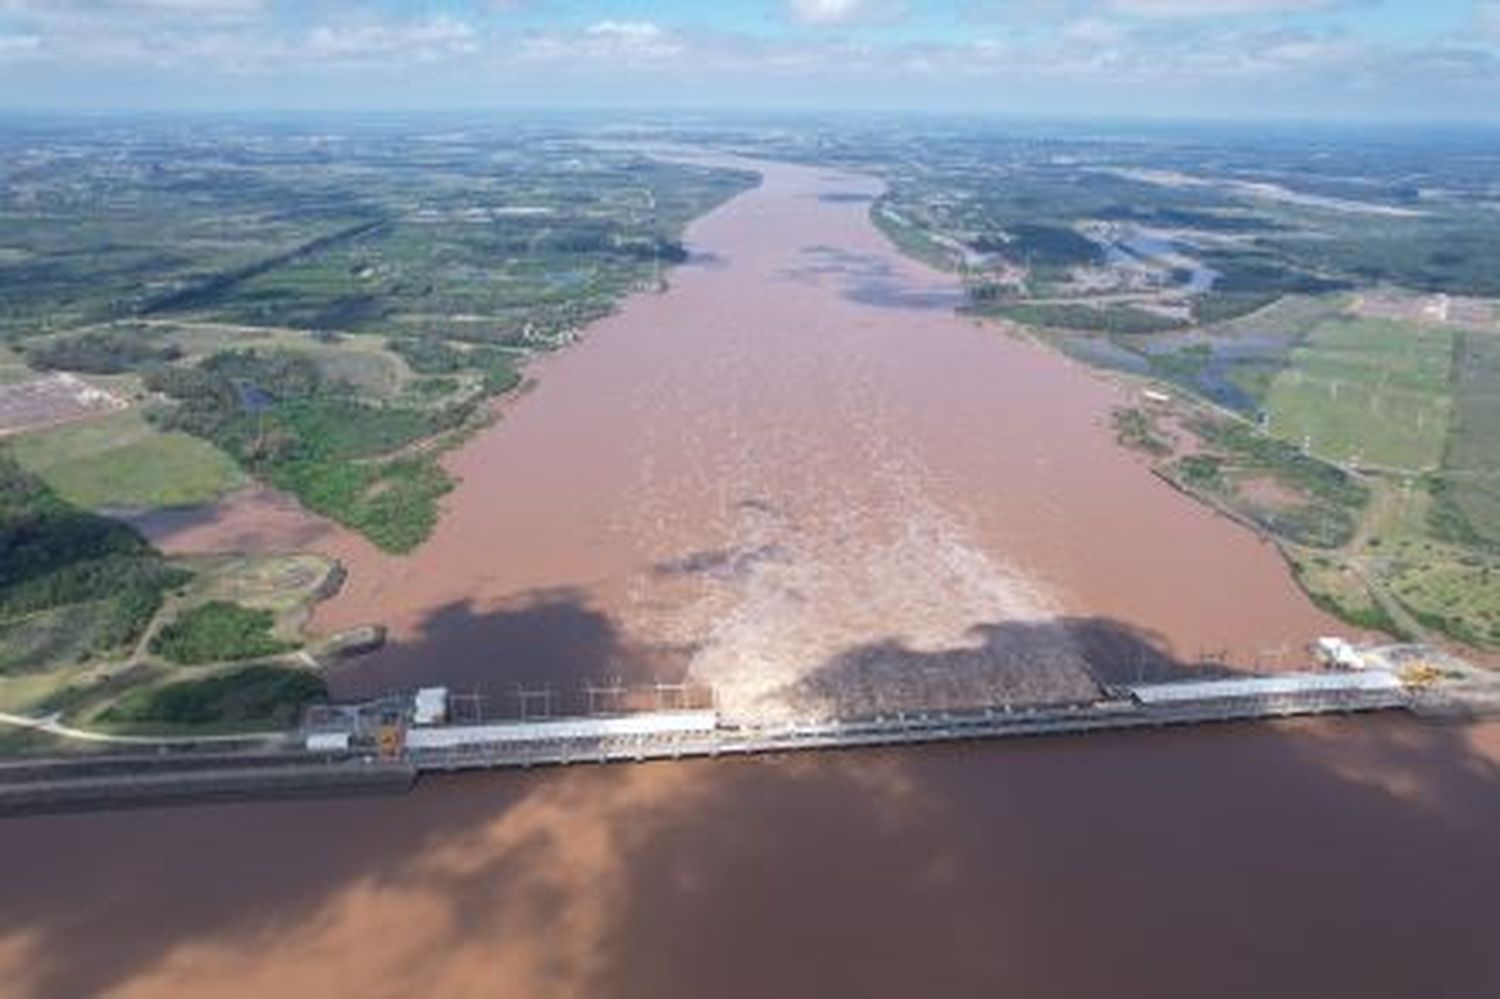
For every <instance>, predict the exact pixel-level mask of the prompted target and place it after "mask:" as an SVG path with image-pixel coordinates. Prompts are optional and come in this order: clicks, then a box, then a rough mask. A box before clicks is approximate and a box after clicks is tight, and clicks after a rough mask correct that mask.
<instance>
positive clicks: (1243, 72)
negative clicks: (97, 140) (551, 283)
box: [0, 0, 1500, 124]
mask: <svg viewBox="0 0 1500 999" xmlns="http://www.w3.org/2000/svg"><path fill="white" fill-rule="evenodd" d="M0 92H3V93H4V94H6V98H5V100H6V101H7V106H8V107H11V108H14V109H18V110H21V109H24V110H35V111H38V112H62V111H75V112H82V113H94V112H107V111H161V112H223V113H239V112H249V113H270V112H288V113H290V112H303V111H307V112H319V113H330V112H333V111H350V112H357V111H371V112H375V113H382V112H383V113H400V112H404V111H422V110H427V109H445V108H446V109H455V108H461V109H463V110H473V111H486V112H492V111H530V110H559V111H574V110H577V111H589V110H600V111H604V110H609V111H618V110H638V109H641V108H652V109H656V110H657V111H663V112H664V111H682V112H686V113H692V112H701V113H717V114H723V113H729V112H734V111H747V112H751V113H772V114H774V113H802V112H808V113H819V112H827V113H844V114H848V113H891V114H900V113H913V114H964V113H970V114H982V115H1008V116H1023V117H1037V118H1049V119H1050V118H1072V117H1078V116H1097V117H1101V118H1108V119H1116V118H1128V119H1132V120H1135V119H1143V120H1153V121H1177V120H1210V121H1299V122H1300V121H1310V122H1334V123H1337V122H1350V123H1362V122H1387V121H1389V122H1395V123H1401V122H1427V121H1445V122H1452V123H1455V124H1464V123H1481V122H1484V123H1500V0H1426V2H1424V3H1422V4H1415V3H1411V2H1407V0H935V2H930V3H917V2H915V0H725V2H723V3H719V4H714V5H704V4H697V3H692V2H689V0H656V2H649V3H647V2H631V0H421V2H416V0H409V2H408V0H369V2H362V3H360V2H354V0H305V2H293V0H0Z"/></svg>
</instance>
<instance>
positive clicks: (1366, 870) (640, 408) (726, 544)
mask: <svg viewBox="0 0 1500 999" xmlns="http://www.w3.org/2000/svg"><path fill="white" fill-rule="evenodd" d="M755 167H756V169H758V170H760V171H761V172H762V173H763V176H764V183H763V184H762V185H761V186H760V187H759V188H757V189H755V190H753V191H751V192H748V193H746V194H744V195H742V196H741V197H739V198H737V199H735V200H734V201H732V202H730V203H729V204H727V205H726V206H724V207H722V208H721V209H719V210H717V211H716V212H714V213H712V214H710V215H709V216H707V217H705V218H704V219H701V220H700V221H699V222H697V223H696V224H694V225H693V227H692V228H691V229H690V231H689V243H690V245H691V247H692V250H693V259H692V261H691V262H690V263H689V264H688V265H686V266H684V267H682V268H679V269H677V270H676V271H674V272H672V274H671V277H670V280H671V287H670V289H669V290H667V291H666V292H664V293H660V294H643V295H640V296H637V297H635V298H633V299H632V300H630V301H629V302H628V303H627V304H626V305H625V307H624V308H623V309H622V311H621V312H620V313H619V314H618V315H616V316H613V317H611V318H608V319H606V320H604V321H602V322H600V323H598V324H595V325H594V326H593V327H591V328H590V329H589V330H587V331H586V333H585V337H584V340H583V342H582V343H581V344H579V345H577V346H575V347H573V348H571V349H569V350H567V351H564V352H562V353H560V354H558V355H556V356H553V357H550V358H548V359H546V361H545V362H543V363H541V364H539V365H537V366H536V368H534V369H533V374H535V375H536V376H537V379H538V386H537V387H536V388H535V390H534V391H531V392H529V393H528V394H526V395H524V396H522V397H520V398H518V399H516V400H513V401H512V402H510V403H508V404H507V405H506V407H505V412H504V415H503V418H502V419H501V420H500V421H499V422H498V423H497V424H496V425H495V426H494V427H492V428H490V429H489V430H487V431H486V432H484V433H483V434H481V435H479V436H478V437H476V438H475V439H474V440H473V441H472V442H471V443H470V444H468V445H467V446H466V447H465V448H463V449H462V450H461V451H459V452H457V453H456V454H455V455H454V456H453V457H452V459H451V462H450V467H451V469H452V471H453V472H454V474H455V475H456V476H457V477H458V478H459V479H460V481H461V485H460V486H459V488H458V489H457V490H456V491H455V492H454V493H453V494H452V495H451V496H450V497H449V499H448V502H447V503H446V504H445V512H444V517H443V520H442V522H441V524H440V526H439V528H438V531H437V533H436V535H435V536H434V538H433V539H432V540H431V542H430V543H428V544H427V545H426V546H424V547H423V548H422V549H420V550H419V551H418V552H416V553H415V554H414V555H412V556H410V557H407V558H391V557H386V556H382V555H380V554H379V553H377V552H375V551H373V550H372V549H370V548H369V547H368V546H367V545H365V544H363V543H362V542H360V541H359V540H358V539H356V538H353V537H350V536H349V535H347V534H345V533H343V532H340V531H337V530H335V529H332V528H330V527H329V526H328V525H326V524H323V523H321V522H318V521H316V520H314V519H312V518H309V517H307V516H305V515H303V514H301V513H299V512H297V511H296V510H295V509H293V508H292V507H290V506H289V505H287V504H286V503H285V502H284V501H282V500H278V499H276V498H274V497H268V496H265V495H260V496H246V497H240V498H238V499H236V500H234V501H231V502H229V503H227V504H225V505H224V506H223V507H221V508H218V509H216V510H214V511H211V512H209V513H206V514H195V515H190V516H177V517H172V518H163V519H161V520H160V521H159V522H157V523H154V524H153V525H151V530H152V534H153V537H154V538H155V539H156V540H157V541H158V543H160V544H162V545H164V546H165V547H168V548H170V549H173V550H178V551H194V550H213V549H220V548H273V549H274V548H283V547H310V548H314V549H319V550H324V551H328V552H331V553H333V554H336V555H338V556H339V557H340V558H342V559H343V560H344V561H345V562H346V564H347V565H348V567H349V569H350V576H349V581H348V585H347V586H346V588H345V590H344V592H343V593H342V594H341V595H340V596H339V597H338V598H337V599H336V600H335V601H333V602H331V603H329V604H328V605H326V606H325V607H324V608H323V609H322V610H321V611H320V613H319V616H318V620H317V622H316V623H317V625H318V626H319V627H322V628H337V627H343V626H347V625H353V624H358V623H363V622H366V621H375V620H378V621H384V622H386V623H388V624H389V625H390V626H391V642H390V645H389V647H388V648H387V649H385V650H384V651H382V652H381V653H379V654H378V655H376V656H374V657H371V658H368V659H364V660H356V661H353V662H351V663H349V664H347V665H345V666H342V667H340V668H339V670H338V672H336V673H335V675H334V677H333V680H334V685H335V687H336V690H337V692H338V693H339V694H340V695H343V696H351V697H352V696H359V695H362V694H366V693H372V692H377V691H384V690H388V689H392V688H397V689H401V688H409V687H411V686H415V685H417V684H419V683H428V682H432V683H447V684H450V685H452V686H455V687H458V688H460V689H471V688H472V689H478V690H481V691H484V692H487V693H489V694H490V696H491V697H492V699H493V700H494V702H495V703H496V705H497V706H502V705H503V702H504V700H505V698H506V697H507V696H508V695H509V694H510V693H511V692H512V691H513V689H514V687H515V685H516V684H526V685H529V686H534V685H536V684H540V683H550V684H552V685H554V687H555V689H557V690H558V691H559V694H560V696H562V695H566V693H567V692H568V691H576V689H577V685H578V684H579V682H580V681H582V680H585V679H595V678H602V677H606V676H616V675H617V676H620V677H621V678H622V679H624V680H625V681H626V682H630V681H646V680H652V679H660V680H668V679H677V678H682V677H687V678H690V679H693V680H697V681H702V682H705V683H712V684H713V685H714V686H715V688H716V689H717V690H718V691H719V695H720V698H721V703H722V704H723V706H724V708H725V710H726V711H729V712H731V713H735V714H738V715H741V716H745V717H754V718H767V717H799V716H803V715H819V714H826V713H829V712H840V711H861V710H869V709H871V708H878V707H881V706H883V705H886V704H888V703H892V702H894V703H902V702H904V701H912V702H917V701H925V702H937V703H940V704H941V703H958V702H960V701H963V700H967V699H974V698H986V697H994V698H1000V699H1009V698H1014V699H1028V698H1030V699H1047V698H1050V697H1068V696H1072V695H1074V694H1076V693H1078V692H1079V691H1080V690H1086V689H1087V686H1088V683H1089V677H1090V674H1091V672H1092V673H1100V672H1104V673H1105V674H1108V673H1109V672H1110V671H1111V670H1120V671H1125V672H1126V673H1131V672H1134V673H1141V672H1146V671H1150V672H1152V673H1156V672H1166V671H1180V670H1182V669H1186V668H1190V667H1187V666H1186V665H1185V664H1186V663H1187V662H1188V661H1191V660H1194V659H1197V658H1199V657H1200V655H1201V654H1203V653H1216V654H1217V653H1224V654H1226V655H1227V657H1228V658H1229V660H1230V661H1231V662H1234V663H1239V664H1243V665H1249V664H1251V663H1254V662H1257V661H1258V662H1260V663H1261V664H1262V665H1264V666H1266V667H1275V666H1278V665H1285V666H1287V667H1291V666H1292V665H1294V663H1295V653H1296V652H1297V651H1298V650H1300V648H1301V646H1302V645H1304V644H1305V643H1306V642H1307V641H1309V640H1310V639H1311V638H1313V637H1314V636H1316V635H1318V634H1320V633H1323V632H1327V631H1332V630H1338V626H1337V625H1336V624H1335V623H1334V622H1332V621H1330V620H1329V619H1328V618H1326V617H1324V616H1323V615H1321V614H1320V613H1319V612H1318V611H1316V610H1315V609H1314V608H1312V607H1311V605H1310V604H1308V602H1307V601H1306V599H1305V598H1304V597H1303V596H1302V595H1301V594H1300V592H1299V591H1298V590H1297V588H1296V587H1295V585H1294V583H1293V581H1292V579H1291V578H1290V575H1289V573H1288V571H1287V569H1286V567H1285V565H1284V564H1283V562H1282V561H1281V560H1280V558H1279V557H1278V555H1277V553H1276V552H1275V551H1274V550H1273V549H1272V548H1270V547H1268V546H1266V545H1263V544H1262V543H1260V542H1259V541H1258V540H1256V539H1255V538H1254V537H1253V536H1252V535H1250V534H1249V533H1247V532H1245V531H1244V530H1242V529H1241V528H1239V527H1237V526H1235V525H1233V524H1231V523H1229V522H1228V521H1226V520H1223V519H1221V518H1218V517H1216V516H1214V515H1213V514H1211V513H1210V512H1208V511H1207V510H1205V509H1203V508H1201V507H1199V506H1197V505H1195V504H1194V503H1192V502H1191V501H1189V500H1187V499H1186V498H1184V497H1182V496H1181V495H1179V494H1178V493H1176V492H1174V491H1173V490H1171V489H1170V488H1168V487H1167V486H1166V485H1164V484H1163V483H1161V482H1160V481H1158V480H1157V479H1156V478H1155V477H1153V476H1152V475H1151V473H1150V472H1149V470H1148V469H1147V468H1145V467H1144V465H1143V464H1142V463H1141V462H1139V461H1138V460H1137V459H1136V458H1134V457H1133V456H1132V455H1130V454H1129V453H1127V452H1125V451H1124V450H1122V449H1120V448H1119V447H1118V446H1116V445H1115V443H1114V442H1113V440H1112V436H1111V432H1110V428H1109V413H1110V410H1111V408H1112V407H1113V406H1115V405H1118V404H1120V402H1121V401H1122V400H1123V399H1124V398H1125V396H1124V394H1123V390H1121V389H1120V388H1118V387H1116V386H1114V385H1112V384H1110V383H1108V382H1106V381H1104V380H1101V379H1099V378H1097V377H1095V376H1094V375H1092V374H1090V373H1089V372H1088V371H1086V370H1084V369H1082V368H1080V367H1078V366H1076V365H1075V364H1073V363H1071V362H1069V361H1066V360H1064V359H1062V358H1060V357H1059V356H1057V355H1054V354H1052V353H1050V352H1048V351H1046V350H1043V349H1041V348H1038V347H1036V346H1034V345H1031V344H1028V343H1025V342H1022V341H1020V340H1017V339H1013V338H1011V337H1009V336H1007V335H1006V334H1005V333H1003V332H1002V331H1000V330H998V329H997V328H995V327H989V326H981V325H978V324H976V323H974V322H973V321H971V320H967V319H964V318H962V317H959V316H956V315H955V314H954V312H953V306H954V305H955V304H956V302H957V300H958V295H957V289H956V287H955V284H954V282H953V281H952V280H951V279H949V278H947V277H944V276H941V275H936V274H934V273H932V272H930V271H927V270H925V269H924V268H922V267H921V266H919V265H917V264H914V263H912V262H910V261H907V260H906V259H904V258H902V257H900V256H899V255H898V254H897V253H896V252H895V251H894V250H893V249H892V248H891V247H890V246H889V244H888V243H887V242H886V241H885V240H884V238H883V237H882V236H881V235H880V234H879V233H878V231H876V230H875V228H874V227H873V225H872V224H871V222H870V220H869V216H868V212H869V204H868V199H869V198H870V197H871V196H873V195H874V194H876V193H877V191H878V186H877V185H876V183H875V182H874V181H872V180H870V179H868V178H863V177H859V176H854V175H849V174H844V173H839V172H835V171H830V170H825V169H820V168H815V167H806V166H790V165H781V164H756V165H755ZM1496 828H1500V727H1497V726H1495V725H1488V726H1485V725H1474V726H1459V725H1452V726H1436V725H1422V724H1419V723H1416V722H1413V721H1410V720H1405V719H1398V718H1390V719H1374V720H1364V721H1361V720H1347V721H1308V722H1288V723H1277V724H1273V725H1269V726H1266V727H1263V728H1249V727H1235V726H1230V727H1226V728H1223V729H1217V730H1214V731H1203V732H1196V731H1188V732H1174V733H1162V734H1146V733H1141V734H1134V733H1130V734H1116V735H1100V736H1088V737H1080V738H1059V739H1055V740H1044V741H1037V742H1027V743H1007V744H995V745H975V746H962V747H936V748H931V749H923V750H917V751H911V752H901V751H884V750H882V751H870V752H857V753H849V754H846V755H825V756H817V757H803V758H773V759H762V760H756V761H712V762H710V761H702V762H693V763H682V764H663V765H645V766H640V767H620V768H599V769H592V770H587V771H581V770H580V771H566V772H552V773H538V774H526V775H514V774H513V775H473V776H467V777H457V778H451V779H443V780H436V781H432V782H424V784H423V785H422V786H421V787H420V788H419V789H418V791H417V792H416V793H415V794H413V795H411V796H409V797H407V798H397V799H372V800H342V801H320V802H291V803H270V804H267V803H261V804H253V805H218V806H203V807H193V808H181V809H172V810H157V811H141V812H133V813H121V814H111V815H91V816H85V815H79V816H59V817H51V818H38V819H27V820H15V821H8V822H6V823H4V824H3V826H0V835H3V837H4V842H5V844H6V849H5V851H3V854H0V878H3V883H4V884H5V886H6V892H5V902H4V903H3V905H0V993H5V994H15V995H90V994H99V993H103V992H111V993H112V994H119V995H136V996H160V995H182V996H189V995H190V996H195V997H197V996H214V995H252V994H254V995H261V994H266V993H271V992H276V991H279V992H281V993H283V994H286V995H305V994H360V995H396V994H410V993H412V992H420V993H426V994H433V995H446V996H460V995H485V996H494V995H514V996H527V997H532V996H575V995H589V996H611V997H613V996H627V997H634V996H640V997H652V999H658V997H675V996H683V997H697V996H716V997H737V996H762V995H786V996H804V995H825V996H834V995H851V996H875V995H903V994H936V995H964V996H968V995H972V996H1007V995H1009V996H1026V997H1045V996H1080V995H1114V996H1143V997H1144V996H1163V995H1213V996H1217V997H1235V996H1246V997H1249V996H1256V997H1259V996H1264V995H1268V994H1276V995H1283V996H1312V995H1318V996H1326V995H1345V994H1348V995H1357V996H1360V997H1372V996H1392V997H1396V996H1403V997H1405V996H1412V995H1442V994H1459V993H1464V992H1467V993H1469V994H1478V992H1477V991H1476V990H1480V991H1482V989H1481V986H1482V983H1483V982H1485V981H1492V978H1491V977H1488V976H1489V975H1490V972H1491V969H1492V962H1491V957H1490V955H1491V952H1492V949H1493V948H1492V944H1491V943H1490V939H1491V937H1492V936H1493V933H1492V931H1491V929H1490V922H1491V919H1492V914H1493V911H1494V906H1495V904H1496V899H1497V898H1500V863H1497V862H1496V858H1495V850H1496V843H1495V837H1494V830H1495V829H1496ZM1377 941H1378V942H1379V943H1375V942H1377ZM1392 941H1400V942H1401V944H1402V946H1400V947H1396V946H1392V944H1391V942H1392ZM1231 956H1232V958H1233V959H1232V960H1231Z"/></svg>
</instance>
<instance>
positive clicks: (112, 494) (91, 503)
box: [12, 411, 246, 510]
mask: <svg viewBox="0 0 1500 999" xmlns="http://www.w3.org/2000/svg"><path fill="white" fill-rule="evenodd" d="M12 448H13V454H14V456H15V460H16V461H17V462H18V463H19V464H20V465H21V466H22V467H23V468H25V469H26V470H27V471H29V472H31V473H33V474H34V475H36V476H38V477H39V478H41V479H42V480H43V481H44V482H46V484H47V485H48V486H50V487H51V488H52V489H53V490H54V491H56V493H57V494H58V495H59V496H60V497H62V498H63V499H64V500H66V501H67V502H69V503H72V504H73V505H75V506H80V507H84V508H85V509H91V510H99V509H106V508H120V507H127V508H136V509H151V508H157V507H173V506H191V505H194V504H198V503H206V502H209V501H212V500H214V499H216V498H217V497H219V496H221V495H222V494H224V493H226V492H228V491H230V490H231V489H234V488H237V487H238V486H240V485H242V484H244V482H245V481H246V479H245V476H244V475H243V474H242V473H241V472H240V470H239V469H238V468H237V467H236V466H235V463H234V461H233V460H231V459H230V458H229V456H228V455H226V454H225V453H224V452H223V451H221V450H219V449H218V448H216V447H214V446H213V445H211V444H209V443H207V442H206V441H203V440H200V439H198V438H196V437H192V436H189V435H188V434H186V433H181V432H174V431H168V432H163V431H160V430H158V429H157V428H155V427H153V426H151V424H149V423H148V422H147V421H146V420H144V419H143V418H142V417H141V416H140V415H139V414H138V413H136V412H134V411H126V412H121V413H111V414H109V415H107V416H102V417H98V418H95V419H90V420H86V421H81V422H78V423H72V424H67V425H64V426H58V427H51V428H48V429H46V430H41V431H36V432H33V433H29V434H26V435H24V436H22V437H19V438H17V439H16V440H15V442H14V443H13V445H12Z"/></svg>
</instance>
